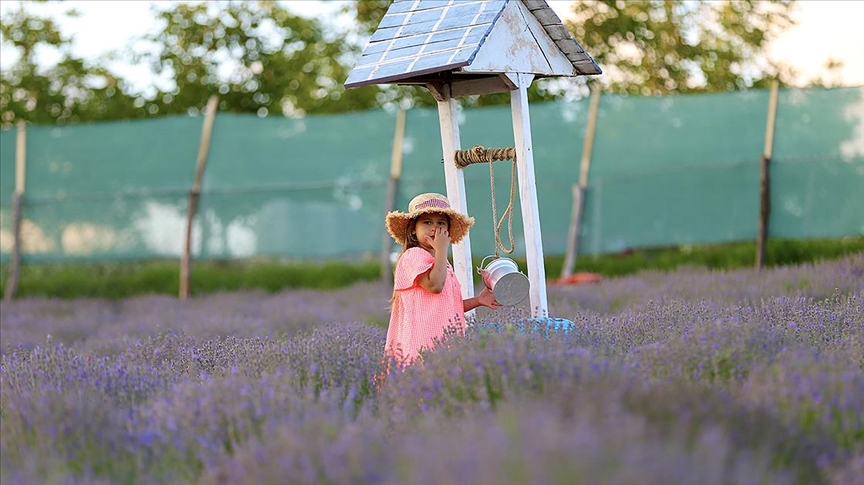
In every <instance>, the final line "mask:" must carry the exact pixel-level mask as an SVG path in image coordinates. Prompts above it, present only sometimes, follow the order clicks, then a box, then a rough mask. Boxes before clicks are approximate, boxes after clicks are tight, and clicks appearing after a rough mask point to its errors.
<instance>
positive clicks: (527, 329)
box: [474, 317, 575, 337]
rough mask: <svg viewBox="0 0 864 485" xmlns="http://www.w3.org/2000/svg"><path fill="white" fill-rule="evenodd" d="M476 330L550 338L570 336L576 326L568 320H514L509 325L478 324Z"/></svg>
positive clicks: (541, 318) (546, 318)
mask: <svg viewBox="0 0 864 485" xmlns="http://www.w3.org/2000/svg"><path fill="white" fill-rule="evenodd" d="M474 328H475V329H477V330H478V331H481V332H494V333H508V332H519V333H521V334H526V333H527V334H528V335H543V336H545V337H549V336H550V335H552V334H568V333H570V332H571V331H572V330H573V329H574V328H575V324H574V323H573V322H571V321H570V320H567V319H566V318H552V317H540V318H526V319H524V320H514V321H513V322H508V323H498V322H494V323H477V324H474Z"/></svg>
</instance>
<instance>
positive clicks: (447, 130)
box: [438, 85, 474, 316]
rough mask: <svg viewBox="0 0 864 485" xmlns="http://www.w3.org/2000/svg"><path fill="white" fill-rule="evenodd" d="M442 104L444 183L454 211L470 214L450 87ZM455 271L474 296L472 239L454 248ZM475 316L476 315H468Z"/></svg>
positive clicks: (466, 294) (468, 295)
mask: <svg viewBox="0 0 864 485" xmlns="http://www.w3.org/2000/svg"><path fill="white" fill-rule="evenodd" d="M441 95H442V96H441V98H442V99H439V100H438V122H439V123H440V125H441V148H442V151H443V156H444V181H445V184H446V187H447V198H448V199H449V200H450V205H451V207H452V208H453V209H454V210H457V211H459V212H461V213H463V214H468V200H467V197H466V196H465V178H464V176H463V175H462V171H461V170H459V168H458V167H457V166H456V162H455V160H454V158H455V156H456V151H457V150H460V145H461V143H462V141H461V140H460V138H459V120H458V119H457V115H456V108H457V106H456V100H455V99H454V98H453V97H452V96H451V94H450V86H449V85H444V86H443V89H442V90H441ZM453 271H454V272H455V273H456V279H458V280H459V284H460V285H462V298H463V299H466V298H471V297H473V296H474V278H473V266H472V262H471V239H470V238H469V236H468V235H467V234H466V235H465V237H464V238H463V239H462V241H460V242H459V244H454V245H453ZM468 314H469V316H473V315H474V311H473V310H472V311H471V312H469V313H468Z"/></svg>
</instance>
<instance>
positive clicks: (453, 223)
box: [384, 207, 474, 245]
mask: <svg viewBox="0 0 864 485" xmlns="http://www.w3.org/2000/svg"><path fill="white" fill-rule="evenodd" d="M423 214H445V215H447V216H448V217H449V218H450V229H449V231H450V242H451V243H452V244H456V243H458V242H459V241H461V240H462V238H464V237H465V235H466V234H468V230H469V229H471V226H473V225H474V218H473V217H470V216H466V215H465V214H461V213H459V212H456V211H455V210H453V209H441V208H439V207H429V208H426V209H420V210H416V211H414V212H410V213H408V212H399V211H393V212H390V213H388V214H387V217H386V218H385V219H384V222H385V225H386V226H387V232H389V233H390V237H392V238H393V239H394V240H395V241H396V242H397V243H399V244H401V245H405V240H406V238H407V237H408V224H410V223H411V219H415V218H417V217H420V216H422V215H423Z"/></svg>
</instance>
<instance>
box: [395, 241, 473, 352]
mask: <svg viewBox="0 0 864 485" xmlns="http://www.w3.org/2000/svg"><path fill="white" fill-rule="evenodd" d="M434 263H435V258H434V257H433V256H432V255H431V254H429V252H428V251H426V250H425V249H423V248H419V247H415V248H411V249H409V250H407V251H405V253H404V254H402V257H400V258H399V261H398V262H397V263H396V274H395V275H394V277H393V283H394V289H395V297H394V298H393V308H392V313H391V314H390V326H389V328H388V329H387V343H386V345H385V353H386V354H387V355H388V356H390V357H395V358H396V359H397V360H399V361H402V362H404V363H406V364H408V363H411V362H412V361H413V360H415V359H416V358H417V356H418V353H419V351H420V350H421V349H423V348H426V349H430V350H431V349H432V348H434V347H435V343H436V341H437V340H440V339H442V338H443V337H444V335H445V332H446V333H450V332H451V331H463V330H464V329H465V312H464V306H463V304H462V286H461V285H460V284H459V280H457V279H456V274H455V273H454V272H453V267H452V266H451V265H450V263H447V279H446V280H445V282H444V289H443V290H442V291H441V293H438V294H436V293H432V292H430V291H428V290H426V289H424V288H423V287H421V286H420V285H419V284H418V283H417V277H418V276H420V275H422V274H423V273H425V272H427V271H429V270H430V269H432V265H433V264H434Z"/></svg>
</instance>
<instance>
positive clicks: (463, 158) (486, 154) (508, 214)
mask: <svg viewBox="0 0 864 485" xmlns="http://www.w3.org/2000/svg"><path fill="white" fill-rule="evenodd" d="M455 159H456V166H458V167H459V168H465V167H467V166H468V165H471V164H473V163H488V164H489V188H490V191H491V192H492V220H493V221H494V222H495V257H498V256H500V255H501V254H500V253H499V250H501V251H504V253H506V254H510V253H512V252H513V250H514V249H516V245H515V244H514V243H513V200H515V198H516V149H515V148H483V147H482V146H480V145H475V146H473V147H472V148H471V149H470V150H458V151H457V152H456V157H455ZM497 160H512V161H513V164H512V169H511V173H510V203H509V204H507V209H505V210H504V213H503V214H501V219H500V220H499V219H498V208H497V207H496V204H495V172H494V170H493V169H492V162H493V161H497ZM505 218H506V219H507V235H508V238H509V239H510V248H509V249H508V248H505V247H504V243H503V242H502V241H501V225H502V224H504V219H505Z"/></svg>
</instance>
